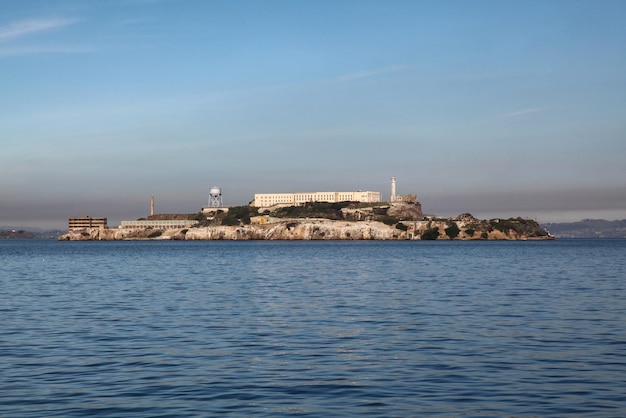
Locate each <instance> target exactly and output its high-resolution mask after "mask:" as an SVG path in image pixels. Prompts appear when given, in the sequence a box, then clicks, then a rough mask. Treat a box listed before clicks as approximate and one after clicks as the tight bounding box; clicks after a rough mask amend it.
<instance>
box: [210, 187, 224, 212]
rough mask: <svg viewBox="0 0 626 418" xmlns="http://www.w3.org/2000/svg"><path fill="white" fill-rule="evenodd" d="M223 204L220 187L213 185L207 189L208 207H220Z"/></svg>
mask: <svg viewBox="0 0 626 418" xmlns="http://www.w3.org/2000/svg"><path fill="white" fill-rule="evenodd" d="M223 206H224V203H223V202H222V188H221V187H217V186H213V187H211V189H210V190H209V207H210V208H221V207H223Z"/></svg>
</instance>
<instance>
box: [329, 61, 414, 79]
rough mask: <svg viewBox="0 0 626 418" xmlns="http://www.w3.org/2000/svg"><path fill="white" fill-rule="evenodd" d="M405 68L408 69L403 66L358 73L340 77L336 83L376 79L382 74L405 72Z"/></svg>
mask: <svg viewBox="0 0 626 418" xmlns="http://www.w3.org/2000/svg"><path fill="white" fill-rule="evenodd" d="M407 68H408V67H407V66H405V65H395V66H393V67H385V68H379V69H376V70H368V71H359V72H356V73H350V74H345V75H342V76H341V77H338V78H337V80H338V81H352V80H358V79H361V78H368V77H376V76H379V75H382V74H388V73H395V72H398V71H403V70H406V69H407Z"/></svg>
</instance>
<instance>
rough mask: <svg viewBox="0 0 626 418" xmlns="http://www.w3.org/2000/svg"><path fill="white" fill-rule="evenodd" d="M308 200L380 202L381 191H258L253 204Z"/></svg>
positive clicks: (262, 204)
mask: <svg viewBox="0 0 626 418" xmlns="http://www.w3.org/2000/svg"><path fill="white" fill-rule="evenodd" d="M306 202H329V203H336V202H364V203H373V202H380V192H371V191H364V190H359V191H356V192H298V193H256V194H255V195H254V201H253V202H252V206H256V207H259V208H266V207H270V206H275V205H280V206H298V205H302V204H304V203H306Z"/></svg>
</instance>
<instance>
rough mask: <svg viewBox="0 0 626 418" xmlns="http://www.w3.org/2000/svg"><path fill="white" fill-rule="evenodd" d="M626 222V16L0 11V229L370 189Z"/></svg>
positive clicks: (585, 4)
mask: <svg viewBox="0 0 626 418" xmlns="http://www.w3.org/2000/svg"><path fill="white" fill-rule="evenodd" d="M392 176H394V177H395V178H396V179H397V192H398V193H399V194H408V193H412V194H416V195H417V196H418V199H419V201H420V202H421V204H422V207H423V210H424V212H425V213H427V214H437V215H440V216H456V215H458V214H460V213H465V212H469V213H471V214H472V215H474V216H476V217H479V218H493V217H517V216H522V217H527V218H532V219H536V220H537V221H539V222H570V221H576V220H581V219H584V218H604V219H609V220H612V219H625V218H626V2H624V1H622V0H616V1H612V0H603V1H595V0H588V1H577V0H564V1H559V0H551V1H544V0H541V1H533V0H524V1H507V0H505V1H501V0H496V1H483V0H473V1H466V0H463V1H452V0H449V1H448V0H442V1H430V0H429V1H420V0H406V1H400V0H384V1H383V0H375V1H373V0H356V1H352V0H332V1H326V0H316V1H313V0H310V1H304V0H302V1H293V0H264V1H243V0H228V1H226V0H224V1H211V0H206V1H205V0H169V1H168V0H107V1H88V0H24V1H19V2H18V1H14V0H0V225H14V226H15V225H19V226H27V227H33V228H34V227H39V228H58V229H66V228H67V219H68V218H69V217H77V216H92V217H107V218H108V220H109V225H111V226H116V225H117V224H119V222H120V221H121V220H132V219H137V218H140V217H145V216H147V215H149V210H150V196H151V195H152V194H154V195H155V206H156V212H157V213H196V212H198V211H200V210H201V208H202V207H203V206H207V204H208V197H209V196H208V194H209V189H210V188H211V187H212V186H218V187H221V188H222V192H223V200H224V204H225V205H243V204H248V203H249V202H250V201H251V200H252V199H253V198H254V193H282V192H300V191H355V190H373V191H380V192H381V193H382V195H383V198H384V199H388V198H389V194H390V179H391V177H392Z"/></svg>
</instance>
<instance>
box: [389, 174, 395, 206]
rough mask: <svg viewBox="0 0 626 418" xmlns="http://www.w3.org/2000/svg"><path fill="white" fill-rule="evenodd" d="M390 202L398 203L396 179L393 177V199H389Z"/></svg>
mask: <svg viewBox="0 0 626 418" xmlns="http://www.w3.org/2000/svg"><path fill="white" fill-rule="evenodd" d="M389 201H390V202H395V201H396V178H395V177H392V178H391V198H390V199H389Z"/></svg>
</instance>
